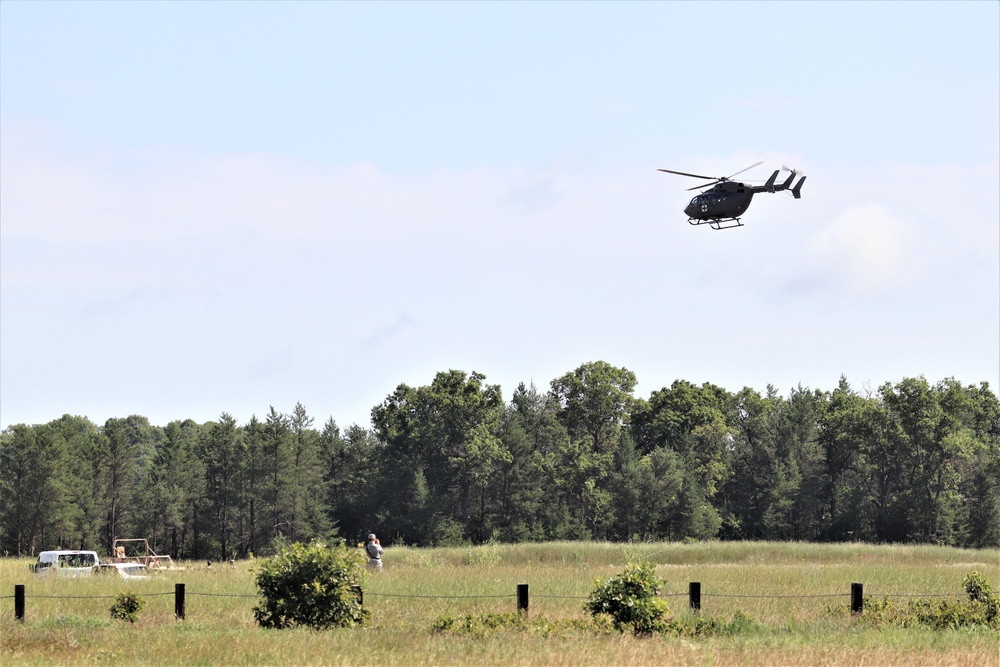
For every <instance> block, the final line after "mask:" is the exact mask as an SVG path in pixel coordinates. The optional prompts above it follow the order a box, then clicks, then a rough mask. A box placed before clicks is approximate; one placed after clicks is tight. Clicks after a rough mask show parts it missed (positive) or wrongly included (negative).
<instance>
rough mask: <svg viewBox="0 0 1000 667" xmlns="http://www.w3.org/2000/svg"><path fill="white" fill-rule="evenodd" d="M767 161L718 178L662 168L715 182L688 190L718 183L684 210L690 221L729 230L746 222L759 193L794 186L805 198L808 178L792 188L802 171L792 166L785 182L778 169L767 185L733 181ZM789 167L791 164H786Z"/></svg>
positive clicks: (796, 196)
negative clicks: (782, 181) (805, 185)
mask: <svg viewBox="0 0 1000 667" xmlns="http://www.w3.org/2000/svg"><path fill="white" fill-rule="evenodd" d="M762 164H764V163H763V162H758V163H756V164H752V165H750V166H749V167H747V168H746V169H741V170H739V171H738V172H736V173H735V174H733V175H732V176H722V177H719V178H714V177H712V176H700V175H698V174H688V173H685V172H683V171H673V170H672V169H660V170H659V171H664V172H666V173H668V174H678V175H680V176H690V177H692V178H704V179H708V180H710V181H712V182H711V183H705V184H704V185H698V186H695V187H693V188H688V190H700V189H702V188H707V187H708V186H710V185H712V186H714V187H713V188H712V189H711V190H706V191H705V192H703V193H701V194H700V195H697V196H695V198H694V199H692V200H691V203H690V204H688V205H687V208H685V209H684V212H685V213H687V215H688V222H689V223H691V224H692V225H704V224H708V225H709V226H710V227H711V228H712V229H729V228H731V227H742V226H743V223H742V222H740V216H741V215H743V213H744V212H745V211H746V210H747V208H749V206H750V202H751V200H753V196H754V194H755V193H757V192H781V191H782V190H789V189H791V192H792V196H793V197H795V198H796V199H800V198H801V197H802V184H803V183H805V182H806V177H805V176H803V177H802V178H800V179H799V182H798V183H796V184H795V187H792V181H794V180H795V176H796V175H797V174H798V173H799V172H798V171H796V170H794V169H788V171H790V172H791V174H789V176H788V178H787V179H785V182H784V183H781V184H777V185H776V184H775V181H776V180H777V179H778V174H779V173H780V171H781V170H780V169H777V170H775V172H774V173H773V174H771V178H769V179H767V183H765V184H764V185H746V184H744V183H739V182H736V181H733V180H731V179H732V178H733V176H736V175H737V174H742V173H743V172H744V171H747V170H748V169H753V168H754V167H757V166H760V165H762ZM785 169H787V167H785Z"/></svg>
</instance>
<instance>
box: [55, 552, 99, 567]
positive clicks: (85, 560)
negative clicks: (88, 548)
mask: <svg viewBox="0 0 1000 667" xmlns="http://www.w3.org/2000/svg"><path fill="white" fill-rule="evenodd" d="M94 565H97V563H95V562H94V557H93V556H92V555H91V554H60V556H59V567H93V566H94Z"/></svg>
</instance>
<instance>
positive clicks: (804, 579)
mask: <svg viewBox="0 0 1000 667" xmlns="http://www.w3.org/2000/svg"><path fill="white" fill-rule="evenodd" d="M629 561H632V562H650V563H653V564H654V565H655V566H656V571H657V574H658V575H659V576H660V577H663V578H664V579H666V581H667V585H666V589H665V591H664V592H665V593H666V594H669V595H670V596H669V597H666V600H667V602H668V605H669V607H670V611H671V614H672V615H678V614H686V613H688V612H687V589H688V582H690V581H700V582H701V584H702V614H703V615H705V616H721V617H726V618H730V617H731V616H732V615H733V614H734V613H736V612H737V611H742V612H744V613H746V614H748V615H749V616H751V617H752V618H753V619H754V620H756V621H757V623H758V624H759V625H758V626H757V627H756V629H754V630H753V631H752V632H750V633H747V634H742V635H737V636H729V637H709V638H694V639H689V638H683V639H682V638H678V637H671V636H655V637H651V638H648V639H636V638H633V637H631V636H628V635H624V636H623V635H619V634H617V633H615V632H612V631H609V630H607V629H606V628H604V627H603V626H597V625H594V624H593V623H590V622H589V621H588V616H587V614H586V612H585V611H584V609H583V605H584V602H585V598H586V597H587V595H588V594H589V593H590V591H591V590H592V588H593V585H594V579H595V578H596V577H608V576H612V575H614V574H616V573H617V572H618V571H620V570H621V568H622V567H623V566H624V565H625V564H626V563H627V562H629ZM384 562H385V566H384V570H383V572H382V573H380V574H372V575H370V576H369V577H368V580H367V582H366V584H365V606H366V607H367V608H368V609H370V610H371V612H372V619H371V623H370V625H369V626H368V627H366V628H362V629H349V630H331V631H326V632H315V631H311V630H304V629H297V630H281V631H274V630H262V629H260V628H258V627H257V626H256V625H255V624H254V621H253V613H252V608H253V605H254V604H255V601H256V600H255V599H254V597H253V596H254V595H255V594H256V589H255V586H254V583H253V574H252V571H251V570H252V563H250V562H240V563H237V566H236V567H235V568H230V567H228V566H226V565H221V566H220V565H214V566H213V568H212V570H207V569H206V568H205V567H204V563H186V564H185V565H187V567H188V569H187V570H186V571H184V572H177V573H172V574H161V575H158V576H157V577H156V578H153V579H149V580H144V581H133V582H125V581H123V580H120V579H115V578H112V577H99V578H87V579H75V580H67V579H52V578H38V579H36V578H35V577H34V576H33V575H32V574H31V573H30V572H29V571H28V569H27V565H28V563H29V561H27V560H12V559H8V560H3V561H0V596H4V599H3V600H2V601H0V655H3V656H4V659H3V662H4V663H5V664H68V663H72V664H119V665H126V664H185V665H187V664H195V665H219V664H240V665H254V664H261V665H301V664H329V665H340V664H343V665H357V664H361V663H364V664H372V663H376V664H385V665H399V664H405V665H423V664H435V665H436V664H462V665H466V664H518V665H581V664H588V665H590V664H593V665H625V664H628V665H636V664H677V665H719V664H751V665H821V664H838V665H840V664H921V665H964V664H968V665H980V664H997V654H998V649H997V646H998V642H1000V636H998V634H997V633H996V632H989V631H984V630H979V629H975V630H968V629H966V630H948V631H935V630H930V629H926V628H906V629H903V628H882V629H876V628H872V627H869V626H866V625H865V624H864V623H859V622H857V619H852V618H851V617H850V616H849V615H848V614H846V613H832V612H831V610H830V608H831V607H839V608H843V609H846V607H847V605H848V603H849V593H850V585H851V583H852V582H862V583H864V585H865V593H866V594H868V595H875V596H881V595H900V594H942V593H944V594H955V595H956V596H958V595H961V594H962V593H963V591H962V579H963V578H964V577H965V575H967V574H968V573H969V572H970V571H972V570H978V571H979V572H981V573H982V574H983V575H984V576H986V578H987V579H988V580H990V581H991V582H992V583H993V585H994V588H1000V551H998V550H961V549H952V548H946V547H929V546H918V547H907V546H868V545H860V544H844V545H813V544H787V543H703V544H669V543H664V544H603V543H569V542H565V543H546V544H523V545H486V546H482V547H476V548H468V547H466V548H447V549H445V548H441V549H416V548H409V547H399V548H391V549H387V550H386V554H385V559H384ZM178 581H180V582H184V583H185V585H186V590H187V610H186V611H187V618H186V620H185V621H183V622H178V621H176V620H175V619H174V597H173V588H174V582H178ZM16 583H23V584H25V585H26V593H27V605H26V607H27V614H26V620H25V622H24V623H23V624H22V623H16V622H15V621H14V611H13V599H12V596H13V589H14V584H16ZM519 583H527V584H529V590H530V600H531V603H530V604H531V606H530V612H529V617H530V618H531V619H533V620H534V619H542V618H544V619H547V620H548V621H551V622H550V623H549V624H548V625H547V626H545V625H543V624H530V625H529V626H528V628H527V629H524V628H520V629H513V628H507V629H498V630H495V631H491V632H487V633H485V634H481V635H475V636H469V635H463V634H461V633H454V632H440V631H435V630H433V629H432V627H433V625H434V623H435V620H436V619H438V618H440V617H442V616H449V615H450V616H459V615H467V614H473V615H485V614H489V613H495V614H502V613H509V612H511V611H513V610H514V609H515V606H516V598H515V594H516V589H517V584H519ZM123 591H130V592H135V593H137V594H139V595H140V596H141V597H143V598H144V600H145V602H146V604H145V606H144V608H143V609H142V611H141V612H140V614H139V619H138V621H137V622H136V624H135V625H134V626H132V625H129V624H128V623H125V622H121V621H112V619H111V615H110V613H109V608H110V606H111V605H112V603H113V602H114V597H115V596H116V595H117V594H118V593H120V592H123ZM722 595H746V596H767V595H774V596H778V595H792V596H809V595H816V596H824V597H813V598H810V597H787V598H784V597H774V598H763V597H722ZM43 596H78V597H73V598H68V599H67V598H66V597H60V598H55V597H43ZM93 596H105V597H101V598H99V599H88V597H93ZM418 596H420V597H418ZM458 596H469V597H458ZM481 596H498V597H481ZM825 596H831V597H825Z"/></svg>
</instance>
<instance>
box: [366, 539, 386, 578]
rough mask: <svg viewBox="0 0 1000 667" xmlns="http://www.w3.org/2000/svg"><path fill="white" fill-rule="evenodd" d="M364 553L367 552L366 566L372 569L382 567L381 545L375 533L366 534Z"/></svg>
mask: <svg viewBox="0 0 1000 667" xmlns="http://www.w3.org/2000/svg"><path fill="white" fill-rule="evenodd" d="M365 553H366V554H368V567H369V569H372V570H381V569H382V545H381V544H380V543H379V541H378V538H377V537H375V533H371V534H369V535H368V544H366V545H365Z"/></svg>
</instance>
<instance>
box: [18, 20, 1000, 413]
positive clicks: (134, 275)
mask: <svg viewBox="0 0 1000 667" xmlns="http://www.w3.org/2000/svg"><path fill="white" fill-rule="evenodd" d="M998 25H1000V4H998V3H994V2H973V3H962V2H949V3H932V2H927V3H839V2H838V3H795V4H791V3H732V4H729V3H691V4H687V3H676V2H669V3H637V4H626V3H607V4H604V3H580V4H576V3H464V4H463V3H440V4H438V3H431V4H421V3H384V4H376V3H358V4H350V3H262V2H260V3H128V4H127V3H84V2H73V3H35V2H31V3H29V2H16V1H13V2H12V1H10V0H5V1H4V2H3V3H0V140H2V144H0V425H2V426H3V427H6V426H8V425H11V424H15V423H20V422H26V423H38V422H45V421H49V420H50V419H54V418H56V417H59V416H61V415H62V414H63V413H72V414H81V415H86V416H88V417H90V418H91V419H92V420H94V421H96V422H98V423H103V421H104V420H105V419H107V418H108V417H112V416H125V415H128V414H134V413H137V414H142V415H146V416H147V417H149V418H150V420H151V421H152V422H153V423H158V424H166V423H167V422H168V421H170V420H173V419H183V418H188V417H190V418H194V419H196V420H199V421H205V420H209V419H214V418H216V417H217V416H218V415H219V413H220V412H222V411H227V412H229V413H231V414H233V416H235V417H236V418H237V419H238V420H240V421H246V420H247V419H249V418H250V416H251V415H252V414H255V413H256V414H257V415H258V416H260V415H262V414H264V413H266V412H267V411H268V408H269V406H271V405H273V406H275V407H276V408H277V409H278V410H281V411H290V410H291V408H292V407H293V406H294V405H295V402H296V401H301V402H302V403H303V404H304V405H305V406H306V408H307V409H308V410H309V412H310V413H311V414H312V415H314V416H315V417H316V418H317V422H322V421H324V420H325V419H326V418H327V417H331V416H332V417H333V418H334V419H336V420H337V422H338V423H339V424H340V425H341V426H346V425H348V424H350V423H352V422H354V423H359V424H362V425H365V426H367V425H368V415H369V411H370V409H371V408H372V407H373V406H374V405H376V404H378V403H379V402H381V401H382V400H383V399H384V398H385V396H386V395H387V394H389V393H391V392H392V390H393V389H394V388H395V386H396V385H397V384H399V383H401V382H406V383H409V384H411V385H421V384H427V383H429V382H430V381H431V380H432V379H433V376H434V374H435V373H436V372H438V371H442V370H448V369H450V368H457V369H462V370H465V371H473V370H477V371H480V372H482V373H485V374H486V376H487V381H489V382H493V383H498V384H500V385H501V386H502V388H503V390H504V395H505V396H506V397H508V398H509V396H510V394H511V392H512V391H513V390H514V388H515V387H516V386H517V384H518V383H519V382H525V383H529V382H534V383H535V384H536V385H538V386H539V387H540V388H542V389H544V388H547V387H548V385H549V382H550V381H551V380H552V379H553V378H555V377H558V376H559V375H562V374H563V373H566V372H568V371H570V370H572V369H574V368H576V367H577V366H579V365H580V364H582V363H584V362H586V361H592V360H597V359H603V360H605V361H608V362H610V363H612V364H615V365H618V366H626V367H628V368H629V369H631V370H633V371H634V372H635V373H636V374H637V376H638V379H639V387H638V389H637V392H636V393H637V395H638V396H648V395H649V393H650V392H652V391H654V390H656V389H659V388H660V387H663V386H666V385H669V384H670V383H671V382H673V381H674V380H675V379H678V378H680V379H686V380H690V381H692V382H696V383H700V382H706V381H708V382H713V383H716V384H719V385H721V386H724V387H726V388H727V389H730V390H732V391H736V390H739V389H740V388H742V387H743V386H750V387H754V388H756V389H758V390H763V389H764V388H765V386H766V385H767V384H768V383H770V384H773V385H774V386H775V387H777V388H778V390H779V391H780V392H781V393H783V394H787V391H788V390H789V389H791V388H792V387H794V386H796V385H797V384H799V383H801V384H802V385H804V386H807V387H811V388H819V389H832V388H834V387H835V386H836V384H837V381H838V379H839V377H840V375H841V374H844V375H846V376H847V378H848V379H849V380H850V381H851V382H852V384H853V385H854V386H855V387H856V388H858V389H859V390H864V388H875V387H877V386H878V385H879V384H881V383H883V382H887V381H889V382H895V381H898V380H899V379H901V378H903V377H908V376H917V375H924V376H926V377H927V378H928V380H930V381H932V382H935V381H938V380H940V379H943V378H945V377H949V376H953V377H956V378H957V379H959V380H960V381H962V382H964V383H967V384H969V383H978V382H981V381H987V382H989V383H990V385H991V387H992V388H993V390H994V391H996V389H997V386H1000V351H998V350H1000V185H998V183H1000V166H998V165H1000V64H998V63H1000V29H998ZM758 160H764V161H765V164H764V165H762V166H760V167H758V168H756V169H754V170H751V171H749V172H747V173H745V174H743V176H745V177H747V178H750V179H759V180H763V179H766V178H767V176H768V175H769V173H770V171H772V170H773V169H777V168H779V167H781V166H782V165H785V164H787V165H790V166H795V167H798V168H800V169H802V170H804V171H805V173H806V174H807V175H808V179H809V180H808V181H807V184H806V185H805V187H804V188H803V195H804V196H803V198H802V199H801V200H794V199H792V198H791V197H789V196H787V195H786V194H778V195H761V196H758V197H757V198H756V199H755V200H754V203H753V206H752V207H751V208H750V210H749V211H748V212H747V214H746V215H745V217H744V222H745V223H746V226H745V227H743V228H741V229H736V230H730V231H725V232H715V231H712V230H709V229H707V228H703V227H692V226H689V225H688V224H687V223H686V221H685V218H684V216H683V213H682V209H683V208H684V205H685V203H686V201H687V199H688V198H689V196H690V193H688V192H686V191H685V188H687V187H690V186H691V185H694V183H693V182H689V180H688V179H685V178H682V177H678V176H671V175H667V174H662V173H659V172H657V171H656V169H657V168H658V167H665V168H669V169H677V170H681V171H689V172H695V173H704V174H709V175H727V174H730V173H733V172H735V171H737V170H739V169H742V168H743V167H745V166H746V165H749V164H752V163H754V162H756V161H758Z"/></svg>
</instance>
